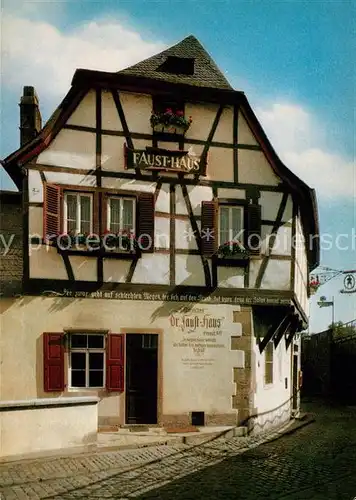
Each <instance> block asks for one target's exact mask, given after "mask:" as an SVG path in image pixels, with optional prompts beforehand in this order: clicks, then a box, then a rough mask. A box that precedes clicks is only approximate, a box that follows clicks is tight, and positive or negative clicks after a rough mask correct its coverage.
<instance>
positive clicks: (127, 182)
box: [102, 177, 156, 193]
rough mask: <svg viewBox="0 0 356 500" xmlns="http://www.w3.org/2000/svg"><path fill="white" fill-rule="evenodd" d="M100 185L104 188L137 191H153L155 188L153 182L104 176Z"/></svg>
mask: <svg viewBox="0 0 356 500" xmlns="http://www.w3.org/2000/svg"><path fill="white" fill-rule="evenodd" d="M102 185H103V187H104V188H110V189H118V190H123V191H137V192H138V193H154V192H155V188H156V183H155V182H146V181H141V180H139V181H136V180H135V179H116V178H114V177H104V178H103V180H102Z"/></svg>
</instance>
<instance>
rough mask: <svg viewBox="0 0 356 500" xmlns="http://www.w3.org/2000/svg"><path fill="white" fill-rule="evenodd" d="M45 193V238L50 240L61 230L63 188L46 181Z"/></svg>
mask: <svg viewBox="0 0 356 500" xmlns="http://www.w3.org/2000/svg"><path fill="white" fill-rule="evenodd" d="M43 193H44V195H43V196H44V199H43V238H44V240H46V241H50V240H51V239H53V238H55V237H57V236H58V234H60V232H61V226H62V225H61V188H60V186H56V185H55V184H47V183H45V184H44V187H43Z"/></svg>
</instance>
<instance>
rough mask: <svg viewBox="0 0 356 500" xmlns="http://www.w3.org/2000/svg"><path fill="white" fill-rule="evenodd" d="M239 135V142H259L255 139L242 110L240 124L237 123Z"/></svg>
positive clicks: (255, 143)
mask: <svg viewBox="0 0 356 500" xmlns="http://www.w3.org/2000/svg"><path fill="white" fill-rule="evenodd" d="M237 137H238V142H239V144H250V145H253V146H257V145H258V142H257V141H256V139H255V136H254V135H253V133H252V131H251V129H250V127H249V126H248V125H247V122H246V120H245V118H244V116H243V114H242V113H241V112H239V117H238V125H237Z"/></svg>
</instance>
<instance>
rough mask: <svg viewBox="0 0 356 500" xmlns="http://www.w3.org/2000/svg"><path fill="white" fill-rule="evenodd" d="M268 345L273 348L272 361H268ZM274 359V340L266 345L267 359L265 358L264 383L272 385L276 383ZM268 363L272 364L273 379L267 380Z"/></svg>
mask: <svg viewBox="0 0 356 500" xmlns="http://www.w3.org/2000/svg"><path fill="white" fill-rule="evenodd" d="M267 347H270V348H271V349H272V351H271V352H272V361H267V356H266V355H267ZM274 360H275V349H274V343H273V342H268V344H267V345H266V347H265V360H264V374H263V377H264V383H265V385H268V386H270V385H272V384H273V383H274ZM267 364H268V365H272V381H271V382H267V377H266V371H267Z"/></svg>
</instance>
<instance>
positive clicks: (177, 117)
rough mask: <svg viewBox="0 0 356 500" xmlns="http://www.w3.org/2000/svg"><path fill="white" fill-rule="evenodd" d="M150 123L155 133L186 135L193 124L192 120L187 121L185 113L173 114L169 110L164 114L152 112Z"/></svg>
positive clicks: (177, 112)
mask: <svg viewBox="0 0 356 500" xmlns="http://www.w3.org/2000/svg"><path fill="white" fill-rule="evenodd" d="M150 123H151V126H152V129H153V130H154V131H155V132H160V133H166V134H177V135H184V134H185V133H186V131H187V130H188V128H189V127H190V125H191V123H192V118H191V117H189V119H188V120H187V119H186V118H185V117H184V113H183V111H176V112H173V111H172V109H170V108H167V109H166V111H165V112H164V113H155V112H154V111H152V114H151V118H150Z"/></svg>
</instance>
